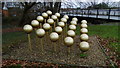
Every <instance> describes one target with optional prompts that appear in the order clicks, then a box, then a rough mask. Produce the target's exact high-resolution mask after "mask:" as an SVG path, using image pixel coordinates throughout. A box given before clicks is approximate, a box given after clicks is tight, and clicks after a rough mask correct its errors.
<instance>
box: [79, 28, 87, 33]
mask: <svg viewBox="0 0 120 68" xmlns="http://www.w3.org/2000/svg"><path fill="white" fill-rule="evenodd" d="M80 32H81V33H83V34H85V33H88V29H86V28H82V29H81V30H80Z"/></svg>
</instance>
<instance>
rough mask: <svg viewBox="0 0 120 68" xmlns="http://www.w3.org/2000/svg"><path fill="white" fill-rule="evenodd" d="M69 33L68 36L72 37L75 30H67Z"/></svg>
mask: <svg viewBox="0 0 120 68" xmlns="http://www.w3.org/2000/svg"><path fill="white" fill-rule="evenodd" d="M67 34H68V36H70V37H75V31H73V30H69V31H68V32H67Z"/></svg>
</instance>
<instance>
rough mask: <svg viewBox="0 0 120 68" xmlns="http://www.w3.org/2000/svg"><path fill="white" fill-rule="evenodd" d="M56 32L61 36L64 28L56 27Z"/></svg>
mask: <svg viewBox="0 0 120 68" xmlns="http://www.w3.org/2000/svg"><path fill="white" fill-rule="evenodd" d="M55 31H56V32H57V33H58V34H59V33H62V28H61V27H60V26H57V27H55Z"/></svg>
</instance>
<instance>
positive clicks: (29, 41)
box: [28, 34, 32, 51]
mask: <svg viewBox="0 0 120 68" xmlns="http://www.w3.org/2000/svg"><path fill="white" fill-rule="evenodd" d="M28 45H29V50H30V51H32V46H31V39H30V34H28Z"/></svg>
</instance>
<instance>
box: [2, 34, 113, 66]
mask: <svg viewBox="0 0 120 68" xmlns="http://www.w3.org/2000/svg"><path fill="white" fill-rule="evenodd" d="M74 39H75V43H74V45H73V46H72V47H71V53H70V54H68V53H67V47H66V46H65V45H64V44H63V43H60V44H59V40H58V41H57V42H56V46H57V52H56V53H55V52H54V51H53V45H54V44H53V43H51V42H50V39H49V38H48V40H47V41H45V40H46V38H45V37H44V38H43V43H44V53H43V52H42V51H41V45H40V40H37V39H36V37H35V38H34V39H32V51H31V52H30V51H29V50H28V43H27V42H25V43H21V44H20V45H16V47H14V48H12V49H11V52H8V53H6V54H4V55H3V60H4V59H17V60H28V61H35V62H36V61H37V62H47V63H55V64H68V65H76V66H111V65H110V63H109V61H108V59H107V58H106V56H105V54H104V53H103V52H102V50H101V48H100V47H99V44H98V42H97V41H96V40H97V38H96V37H94V36H92V37H90V39H89V41H88V42H89V43H90V50H89V51H87V52H85V53H82V52H81V51H80V50H79V46H78V45H79V43H80V40H79V36H76V37H75V38H74ZM37 43H39V44H37ZM58 44H59V45H58ZM59 46H60V47H59Z"/></svg>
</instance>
